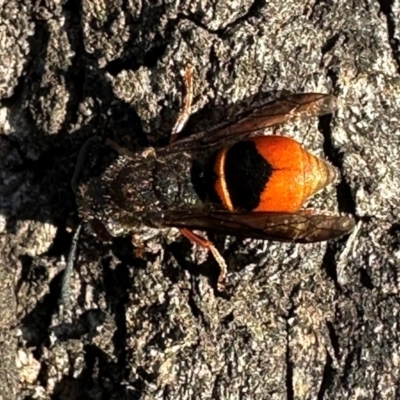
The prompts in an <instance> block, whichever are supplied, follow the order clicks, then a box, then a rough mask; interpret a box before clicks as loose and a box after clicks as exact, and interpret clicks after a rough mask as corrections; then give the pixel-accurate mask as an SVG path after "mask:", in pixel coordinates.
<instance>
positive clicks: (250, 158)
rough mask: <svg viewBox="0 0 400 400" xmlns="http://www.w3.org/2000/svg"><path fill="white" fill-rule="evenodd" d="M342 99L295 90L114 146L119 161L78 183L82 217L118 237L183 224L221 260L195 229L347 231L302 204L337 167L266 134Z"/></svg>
mask: <svg viewBox="0 0 400 400" xmlns="http://www.w3.org/2000/svg"><path fill="white" fill-rule="evenodd" d="M335 104H336V103H335V98H334V97H333V96H330V95H325V94H318V93H311V94H308V93H306V94H296V95H290V96H286V97H284V98H281V99H278V100H275V101H274V102H270V103H267V104H264V105H262V106H260V107H258V108H254V109H253V110H251V111H250V112H249V113H247V114H246V115H243V116H241V117H239V118H238V119H237V120H236V122H234V123H228V124H226V125H224V126H222V127H218V128H215V129H214V130H211V131H209V132H203V133H200V134H197V135H192V136H190V137H188V138H186V139H182V140H176V141H175V142H173V143H171V144H170V145H168V146H166V147H163V148H160V149H146V150H145V151H144V152H141V153H134V154H132V153H129V152H125V151H124V150H121V149H120V148H119V147H118V146H117V145H113V147H114V148H115V149H117V150H118V151H119V153H120V155H119V156H118V158H117V159H116V161H115V162H113V163H112V164H111V165H110V166H109V167H108V169H106V171H105V172H104V173H103V174H101V175H100V176H98V177H97V178H94V179H93V180H91V181H89V182H86V183H84V184H82V185H80V186H79V188H78V193H77V196H78V203H79V206H80V213H81V216H82V217H83V218H84V219H85V220H89V221H92V224H93V225H101V226H103V227H105V228H106V231H107V232H108V233H109V234H111V235H112V236H118V235H126V234H129V233H137V232H138V231H139V230H140V228H141V227H143V226H148V227H154V228H165V227H177V228H180V229H181V232H182V233H184V235H185V236H187V237H190V238H191V239H193V238H194V239H193V240H195V241H196V242H197V243H201V244H203V245H206V247H209V248H210V250H211V251H212V252H213V254H214V256H215V257H216V258H217V260H218V262H219V263H220V265H221V267H222V269H225V263H224V261H223V259H222V257H221V256H220V255H219V253H218V252H217V251H216V249H214V248H213V247H212V245H211V244H210V242H208V241H206V240H205V239H202V238H200V239H198V240H197V239H196V237H197V238H198V236H196V235H194V234H191V233H190V231H189V230H193V229H199V230H204V231H213V232H218V233H225V234H230V235H235V236H242V237H250V238H260V239H272V240H279V241H293V242H300V243H309V242H317V241H323V240H329V239H333V238H336V237H340V236H342V235H344V234H346V233H348V232H350V231H351V230H352V229H353V227H354V220H353V219H352V218H349V217H341V216H328V215H318V214H316V213H314V212H309V211H302V210H301V207H302V206H303V204H304V202H305V201H306V200H307V199H308V198H309V197H310V196H312V195H313V194H315V193H316V192H318V191H319V190H321V189H323V188H324V187H325V186H327V185H329V184H331V183H334V182H335V181H336V180H337V178H338V172H337V170H336V168H334V167H333V166H331V165H330V164H328V163H326V162H324V161H323V160H321V159H319V158H317V157H315V156H313V155H311V154H310V153H309V152H308V151H306V150H305V149H303V148H302V147H301V145H300V144H299V143H297V142H296V141H295V140H293V139H290V138H285V137H282V136H261V134H262V131H263V130H264V128H266V127H270V126H274V125H277V124H281V123H284V122H286V121H288V120H290V119H293V118H297V117H304V116H315V115H322V114H326V113H329V112H331V111H332V110H334V108H335ZM191 235H192V236H191ZM202 240H203V242H201V241H202ZM222 280H223V278H222V277H221V279H220V281H222Z"/></svg>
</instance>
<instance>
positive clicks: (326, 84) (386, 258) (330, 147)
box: [0, 0, 400, 400]
mask: <svg viewBox="0 0 400 400" xmlns="http://www.w3.org/2000/svg"><path fill="white" fill-rule="evenodd" d="M399 20H400V3H399V1H398V0H393V1H385V0H380V1H370V0H353V1H347V0H339V1H321V0H315V1H308V0H303V1H297V0H272V1H269V2H266V1H264V0H255V1H247V0H230V1H227V0H223V1H222V0H221V1H209V0H191V1H189V0H188V1H186V0H183V1H177V0H170V1H139V0H117V1H106V0H98V1H77V0H68V1H42V2H37V1H36V2H34V1H32V0H8V1H4V2H1V1H0V101H1V103H0V343H1V345H0V359H1V361H2V362H1V367H0V399H4V400H9V399H28V398H36V399H55V398H57V399H119V400H122V399H143V400H144V399H162V398H164V399H395V398H400V371H399V367H400V335H399V323H400V319H399V309H400V298H399V289H400V282H399V276H400V221H399V212H400V179H399V178H400V161H399V160H400V154H399V150H400V117H399V115H400V80H399V72H400V53H399V51H400V42H399V40H400V39H399ZM188 62H190V63H192V64H193V65H194V69H195V73H194V74H195V81H194V88H195V104H194V110H193V116H192V118H191V120H190V122H189V128H190V129H192V130H200V129H206V128H207V127H210V126H212V125H213V124H215V123H216V122H220V121H223V120H224V119H225V118H227V117H228V116H229V114H233V113H235V112H236V111H237V109H238V108H239V106H241V105H242V103H248V102H249V101H252V100H253V99H254V98H257V97H258V96H264V95H267V94H271V93H272V92H275V91H278V90H287V91H291V92H329V93H333V94H335V95H336V96H338V98H339V100H340V107H339V110H338V111H337V112H336V113H335V114H334V115H333V116H332V117H325V118H322V119H320V120H318V118H315V119H311V120H307V121H295V122H293V123H290V124H287V125H285V126H282V127H281V128H280V130H279V132H280V133H281V134H283V135H287V136H290V137H294V138H296V139H297V140H299V141H301V142H302V143H303V144H304V146H305V147H306V148H308V149H309V150H311V151H312V152H314V153H315V154H317V155H320V156H322V157H325V158H327V159H328V160H329V161H330V162H331V163H332V164H334V165H335V166H337V167H338V168H339V169H340V171H341V173H342V178H343V179H342V181H341V183H340V184H339V185H338V186H337V187H336V188H335V187H332V188H330V189H327V190H325V191H324V192H322V193H320V194H318V195H317V196H316V197H315V198H313V199H312V200H311V202H310V203H309V204H308V207H312V208H314V209H323V210H328V211H331V212H334V213H338V212H345V213H351V214H354V215H355V216H356V217H357V221H358V225H357V228H356V230H355V232H354V233H353V234H352V235H351V236H350V237H348V238H345V239H342V240H339V241H336V242H333V243H321V244H314V245H295V244H280V243H274V242H266V241H261V240H259V241H257V240H249V239H247V240H242V239H236V238H231V237H229V238H224V237H219V236H218V237H216V238H215V239H216V244H217V247H218V248H219V249H220V250H221V252H222V254H223V255H224V257H225V259H226V261H227V263H228V265H229V274H228V285H227V290H228V294H229V295H227V296H221V295H218V294H217V293H216V292H215V290H214V288H215V279H214V278H215V276H216V274H217V272H218V268H217V266H216V264H215V262H214V261H213V259H212V258H211V257H209V256H207V254H206V253H205V252H204V251H203V250H200V249H197V248H194V247H193V246H192V245H191V244H190V243H188V242H186V239H183V238H181V237H180V236H179V235H178V234H177V233H176V232H170V233H168V234H165V235H163V234H160V235H157V236H156V237H154V238H152V239H150V240H149V241H147V242H146V246H145V248H144V252H143V254H142V255H141V257H139V256H138V254H136V255H135V253H133V247H132V246H131V244H130V240H129V238H125V239H124V238H122V239H118V240H116V241H115V242H114V243H113V244H111V245H107V244H102V243H100V242H99V241H97V240H96V239H95V238H94V237H93V236H91V235H90V234H87V233H83V234H82V235H81V239H80V242H79V251H78V259H77V262H76V265H75V271H74V275H73V278H72V288H71V303H72V304H73V309H72V310H71V311H70V312H69V313H68V315H67V317H66V319H64V320H61V319H60V317H59V309H58V305H57V302H58V299H59V297H60V283H61V279H62V271H63V269H64V268H65V260H66V257H67V255H68V252H69V247H70V244H71V238H72V233H71V231H70V229H68V227H69V226H70V225H71V221H74V219H75V217H76V204H75V200H74V194H73V192H72V190H71V187H70V180H71V177H72V174H73V171H74V166H75V163H76V160H77V156H78V152H79V149H80V148H81V146H82V145H83V143H84V142H85V141H86V140H87V139H88V138H90V137H92V136H94V135H98V136H99V137H101V138H106V137H109V138H112V139H113V140H115V141H116V142H118V143H120V144H121V145H129V146H132V147H135V146H136V147H138V146H143V145H145V144H146V143H150V144H151V145H155V146H157V145H160V144H162V143H164V144H165V143H166V142H167V140H168V137H169V133H170V131H171V128H172V126H173V125H174V123H175V120H176V117H177V115H178V112H179V109H180V104H181V100H182V93H183V84H182V78H181V71H182V70H183V69H184V67H185V65H186V64H187V63H188Z"/></svg>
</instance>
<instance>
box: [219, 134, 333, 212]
mask: <svg viewBox="0 0 400 400" xmlns="http://www.w3.org/2000/svg"><path fill="white" fill-rule="evenodd" d="M214 172H215V173H216V175H217V179H216V182H215V185H214V187H215V191H216V192H217V194H218V196H219V198H220V199H221V201H222V202H223V204H224V206H225V207H226V208H227V209H228V210H231V211H233V210H237V209H242V210H247V211H280V212H293V211H297V210H299V209H300V208H301V207H302V206H303V203H304V202H305V201H306V200H307V199H308V198H309V197H310V196H312V195H313V194H315V193H316V192H318V191H319V190H321V189H323V188H324V187H325V186H327V185H329V184H331V183H333V182H334V181H335V180H336V176H337V172H336V169H335V168H334V167H332V166H331V165H330V164H328V163H326V162H324V161H322V160H321V159H319V158H318V157H315V156H313V155H312V154H310V153H309V152H308V151H306V150H304V149H303V148H302V147H301V145H300V144H299V143H297V142H296V141H295V140H293V139H290V138H286V137H283V136H261V137H256V138H252V139H249V140H244V141H241V142H238V143H236V144H234V145H233V146H231V147H225V148H223V149H221V150H220V151H219V153H218V156H217V159H216V163H215V166H214Z"/></svg>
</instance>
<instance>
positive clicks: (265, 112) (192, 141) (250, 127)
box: [162, 93, 337, 152]
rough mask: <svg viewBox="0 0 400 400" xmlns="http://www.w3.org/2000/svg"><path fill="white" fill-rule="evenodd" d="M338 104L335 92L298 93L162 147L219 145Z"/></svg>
mask: <svg viewBox="0 0 400 400" xmlns="http://www.w3.org/2000/svg"><path fill="white" fill-rule="evenodd" d="M336 108H337V99H336V97H335V96H333V95H330V94H324V93H298V94H291V95H286V96H283V97H281V98H278V99H276V100H274V101H271V102H268V103H264V104H262V105H259V106H257V107H254V108H253V109H251V110H250V111H248V112H246V113H243V114H241V115H239V116H238V118H237V119H236V120H235V121H230V122H228V123H226V124H224V125H222V126H219V127H216V128H213V129H211V130H209V131H205V132H200V133H197V134H194V135H191V136H189V137H187V138H185V139H181V140H177V141H176V142H175V143H173V144H171V145H169V146H167V147H166V148H164V149H162V151H165V150H167V151H168V152H177V151H182V150H196V149H204V148H209V147H212V146H214V145H217V144H218V143H219V142H220V141H221V140H224V141H225V140H227V139H235V140H236V141H237V140H239V139H243V138H246V137H249V136H251V135H253V134H255V133H257V132H258V133H259V132H260V131H263V130H264V129H266V128H270V127H273V126H276V125H280V124H283V123H285V122H288V121H290V120H293V119H295V118H307V117H313V116H320V115H325V114H329V113H331V112H333V111H335V110H336Z"/></svg>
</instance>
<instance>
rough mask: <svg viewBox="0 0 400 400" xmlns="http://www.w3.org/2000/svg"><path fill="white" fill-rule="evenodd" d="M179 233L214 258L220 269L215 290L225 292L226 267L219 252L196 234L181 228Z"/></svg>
mask: <svg viewBox="0 0 400 400" xmlns="http://www.w3.org/2000/svg"><path fill="white" fill-rule="evenodd" d="M179 231H180V233H181V234H182V235H183V236H185V237H186V238H187V239H189V240H190V241H191V242H193V243H196V244H198V245H199V246H201V247H204V248H206V249H207V250H209V251H210V252H211V254H212V255H213V256H214V258H215V261H217V263H218V265H219V267H220V272H219V276H218V281H217V289H218V290H219V291H220V292H223V291H224V290H225V280H226V273H227V269H228V267H227V265H226V262H225V260H224V258H223V257H222V256H221V254H220V253H219V251H218V250H217V249H216V248H215V246H214V244H213V243H212V242H210V241H209V240H208V239H206V238H204V237H202V236H200V235H197V234H196V233H194V232H192V231H190V230H189V229H186V228H181V229H179Z"/></svg>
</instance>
